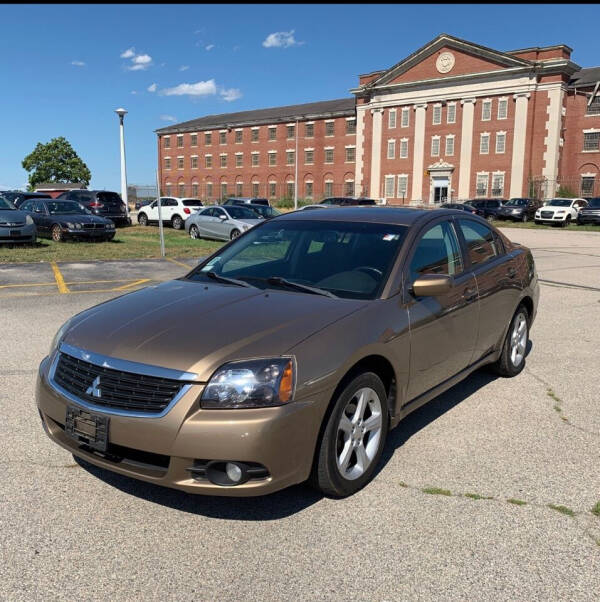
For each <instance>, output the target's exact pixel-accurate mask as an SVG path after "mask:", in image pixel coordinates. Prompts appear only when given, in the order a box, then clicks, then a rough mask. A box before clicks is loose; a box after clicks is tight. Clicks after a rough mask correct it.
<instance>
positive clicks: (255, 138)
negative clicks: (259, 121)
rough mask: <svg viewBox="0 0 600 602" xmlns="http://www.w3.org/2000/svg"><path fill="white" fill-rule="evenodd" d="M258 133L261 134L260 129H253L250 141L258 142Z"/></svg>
mask: <svg viewBox="0 0 600 602" xmlns="http://www.w3.org/2000/svg"><path fill="white" fill-rule="evenodd" d="M258 132H259V129H258V128H252V129H251V130H250V140H251V141H252V142H258Z"/></svg>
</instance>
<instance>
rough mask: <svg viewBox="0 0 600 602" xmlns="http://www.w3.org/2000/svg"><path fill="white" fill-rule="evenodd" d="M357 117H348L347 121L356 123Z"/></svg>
mask: <svg viewBox="0 0 600 602" xmlns="http://www.w3.org/2000/svg"><path fill="white" fill-rule="evenodd" d="M355 120H356V117H346V121H355Z"/></svg>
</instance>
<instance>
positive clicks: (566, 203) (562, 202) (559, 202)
mask: <svg viewBox="0 0 600 602" xmlns="http://www.w3.org/2000/svg"><path fill="white" fill-rule="evenodd" d="M572 202H573V201H572V200H571V199H552V200H551V201H550V202H549V203H548V205H549V206H552V207H570V206H571V203H572Z"/></svg>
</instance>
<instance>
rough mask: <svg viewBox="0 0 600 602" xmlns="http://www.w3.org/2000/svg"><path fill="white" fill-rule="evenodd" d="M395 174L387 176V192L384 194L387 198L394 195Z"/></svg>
mask: <svg viewBox="0 0 600 602" xmlns="http://www.w3.org/2000/svg"><path fill="white" fill-rule="evenodd" d="M394 183H395V178H394V176H385V192H384V195H383V196H385V198H386V199H391V198H392V197H393V196H394Z"/></svg>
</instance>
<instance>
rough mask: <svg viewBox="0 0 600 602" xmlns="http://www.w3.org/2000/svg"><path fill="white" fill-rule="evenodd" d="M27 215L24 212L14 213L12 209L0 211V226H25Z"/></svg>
mask: <svg viewBox="0 0 600 602" xmlns="http://www.w3.org/2000/svg"><path fill="white" fill-rule="evenodd" d="M26 218H27V213H26V212H25V211H18V210H17V211H15V210H14V209H5V210H0V226H6V225H8V224H10V225H17V224H18V225H20V226H22V225H23V224H25V219H26Z"/></svg>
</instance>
